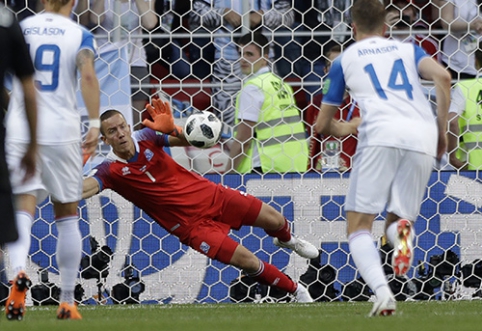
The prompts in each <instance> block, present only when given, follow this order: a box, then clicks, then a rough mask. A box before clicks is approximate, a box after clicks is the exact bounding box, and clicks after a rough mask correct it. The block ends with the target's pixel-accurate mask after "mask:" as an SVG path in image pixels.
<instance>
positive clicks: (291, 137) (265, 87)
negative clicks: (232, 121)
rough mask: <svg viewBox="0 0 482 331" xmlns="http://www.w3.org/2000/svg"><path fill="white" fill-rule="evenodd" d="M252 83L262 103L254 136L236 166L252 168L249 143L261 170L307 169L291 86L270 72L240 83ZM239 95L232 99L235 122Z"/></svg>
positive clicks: (302, 130)
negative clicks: (256, 149) (258, 159)
mask: <svg viewBox="0 0 482 331" xmlns="http://www.w3.org/2000/svg"><path fill="white" fill-rule="evenodd" d="M247 85H255V86H257V87H259V88H260V89H261V91H263V93H264V102H263V105H262V107H261V112H260V114H259V118H258V121H257V124H256V126H255V127H254V131H255V134H256V135H255V138H254V139H253V140H252V142H251V145H250V147H249V148H248V150H247V151H244V153H245V154H246V155H247V156H246V157H245V158H244V159H243V161H242V162H241V163H240V164H239V166H238V168H237V169H236V170H237V171H238V172H240V173H248V172H251V171H252V164H251V160H252V156H253V155H252V154H253V144H256V146H257V147H258V152H259V157H260V162H261V168H262V171H263V173H277V172H281V173H285V172H299V173H302V172H305V171H306V170H307V169H308V141H307V138H306V132H305V127H304V124H303V122H302V121H301V116H300V112H299V110H298V108H297V107H296V103H295V99H294V95H293V89H292V88H291V86H289V85H288V84H286V83H284V82H283V81H282V80H281V79H280V78H279V77H277V76H276V75H274V74H273V73H271V72H267V73H264V74H260V75H257V76H255V77H253V78H251V79H249V80H248V81H246V83H245V84H244V86H243V88H244V87H246V86H247ZM238 111H239V95H238V97H237V99H236V123H238V122H239V120H238Z"/></svg>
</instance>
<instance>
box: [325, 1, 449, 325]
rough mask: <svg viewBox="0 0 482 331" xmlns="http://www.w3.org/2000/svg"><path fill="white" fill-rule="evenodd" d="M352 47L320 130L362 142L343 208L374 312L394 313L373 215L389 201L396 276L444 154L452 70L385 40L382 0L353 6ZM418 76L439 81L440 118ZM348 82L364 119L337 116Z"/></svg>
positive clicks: (406, 264) (334, 73)
mask: <svg viewBox="0 0 482 331" xmlns="http://www.w3.org/2000/svg"><path fill="white" fill-rule="evenodd" d="M351 13H352V18H353V33H354V37H355V40H356V43H355V44H353V45H351V46H350V47H348V48H347V49H346V51H345V52H344V53H342V54H341V55H340V56H339V57H338V58H337V59H336V60H335V61H334V62H333V64H332V67H331V70H330V73H329V74H328V77H327V80H326V82H325V88H324V96H323V102H322V106H321V111H320V114H319V116H318V119H317V122H316V125H315V129H316V131H317V132H319V133H323V134H331V135H335V136H345V135H347V134H355V133H357V129H358V139H359V141H358V146H357V151H356V154H355V160H354V164H353V169H352V172H351V176H350V186H349V189H348V195H347V197H346V204H345V211H346V216H347V220H348V242H349V247H350V252H351V256H352V258H353V261H354V262H355V264H356V266H357V268H358V270H359V272H360V275H361V276H362V277H363V279H364V280H365V281H366V283H367V284H368V286H370V288H371V289H372V290H373V292H374V293H375V295H376V297H377V300H376V302H375V304H374V306H373V309H372V311H371V313H370V314H371V315H372V316H374V315H391V314H393V313H394V312H395V310H396V302H395V299H394V297H393V294H392V292H391V291H390V288H389V287H388V283H387V279H386V278H385V274H384V272H383V269H382V266H381V261H380V256H379V254H378V252H377V249H376V248H375V246H374V243H373V239H372V236H371V233H370V232H371V229H372V224H373V221H374V218H375V216H376V215H377V214H378V213H379V212H382V211H383V210H384V208H385V206H386V210H387V217H386V228H385V231H386V236H387V238H388V240H389V241H390V243H392V244H393V245H394V248H395V249H394V252H393V259H392V264H393V268H394V272H395V274H396V275H403V274H405V273H406V272H407V271H408V269H409V268H410V266H411V262H412V259H413V243H412V240H413V238H414V234H415V233H414V230H413V225H412V222H413V221H415V219H416V217H417V215H418V213H419V210H420V203H421V201H422V199H423V195H424V192H425V187H426V186H427V183H428V180H429V177H430V174H431V171H432V166H433V161H434V157H437V158H438V159H440V158H441V157H442V155H443V154H444V153H445V150H446V146H447V141H446V133H447V131H446V130H447V112H448V107H449V104H450V74H449V73H448V72H447V71H446V70H445V69H444V68H443V67H442V66H440V65H439V64H438V63H437V62H436V61H435V60H433V59H432V58H431V57H429V56H428V55H427V54H426V53H425V52H424V51H423V50H422V49H421V48H420V47H419V46H416V45H414V44H405V43H401V42H399V41H396V40H388V39H386V38H383V36H384V33H385V29H386V27H385V22H384V19H385V8H384V6H383V5H382V3H381V2H380V1H379V0H357V1H356V2H355V3H354V5H353V7H352V11H351ZM419 76H421V77H422V78H424V79H427V80H432V81H433V82H434V85H435V90H436V98H437V108H438V116H437V118H435V116H434V114H433V112H432V110H431V106H430V104H429V101H428V100H427V99H426V97H425V96H424V93H423V89H422V86H421V83H420V81H419ZM346 88H348V90H349V92H350V93H351V94H352V96H353V98H354V99H355V100H357V102H358V104H359V107H360V111H361V118H362V120H361V124H360V121H359V120H355V119H354V120H352V121H351V122H344V123H343V122H338V121H334V120H333V115H334V113H335V112H336V111H337V107H338V106H339V105H340V103H341V102H342V101H343V93H344V92H345V89H346Z"/></svg>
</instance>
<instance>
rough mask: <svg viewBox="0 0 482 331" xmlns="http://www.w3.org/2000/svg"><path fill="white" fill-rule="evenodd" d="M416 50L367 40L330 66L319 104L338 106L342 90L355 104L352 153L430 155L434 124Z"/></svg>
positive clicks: (420, 55)
mask: <svg viewBox="0 0 482 331" xmlns="http://www.w3.org/2000/svg"><path fill="white" fill-rule="evenodd" d="M426 56H428V55H427V54H426V53H425V51H423V49H422V48H420V47H418V46H416V45H413V44H409V43H402V42H399V41H396V40H389V39H386V38H382V37H372V38H367V39H364V40H361V41H359V42H356V43H354V44H353V45H351V46H350V47H348V48H347V49H346V51H345V52H344V53H342V54H341V55H340V56H339V57H338V58H337V59H335V61H334V62H333V65H332V67H331V70H330V72H329V74H328V77H327V79H326V80H325V86H324V89H323V93H324V96H323V103H324V104H329V105H336V106H338V105H340V104H341V102H342V101H343V93H344V92H345V88H346V89H348V91H349V92H350V94H351V95H352V96H353V98H354V99H355V100H356V101H357V102H358V105H359V108H360V112H361V116H362V124H361V125H360V127H359V128H358V139H359V142H358V148H363V147H365V146H388V147H395V148H402V149H407V150H412V151H417V152H421V153H425V154H428V155H432V156H435V155H436V150H437V139H438V133H437V130H438V129H437V123H436V119H435V115H434V113H433V111H432V108H431V105H430V103H429V101H428V100H427V97H426V96H425V94H424V89H423V87H422V85H421V82H420V78H419V74H418V64H419V62H420V61H421V59H423V58H424V57H426Z"/></svg>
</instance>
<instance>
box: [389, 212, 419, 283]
mask: <svg viewBox="0 0 482 331" xmlns="http://www.w3.org/2000/svg"><path fill="white" fill-rule="evenodd" d="M397 231H398V236H397V238H396V239H395V242H394V250H393V255H392V267H393V272H394V273H395V276H404V275H405V274H406V273H407V272H408V270H409V269H410V267H411V266H412V262H413V237H414V232H413V227H412V223H410V221H408V220H405V219H400V220H398V226H397Z"/></svg>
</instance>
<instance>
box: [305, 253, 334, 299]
mask: <svg viewBox="0 0 482 331" xmlns="http://www.w3.org/2000/svg"><path fill="white" fill-rule="evenodd" d="M321 254H322V251H321V250H320V254H319V255H318V257H315V258H314V259H311V260H310V264H309V266H308V270H306V272H305V273H304V274H302V275H301V276H300V283H301V284H303V285H305V286H306V288H307V289H308V292H310V295H311V297H312V298H313V300H315V301H317V302H325V301H333V300H335V298H336V297H337V296H338V293H339V291H338V290H336V289H335V287H334V283H335V280H336V271H335V269H334V268H333V267H332V266H330V265H321Z"/></svg>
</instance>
